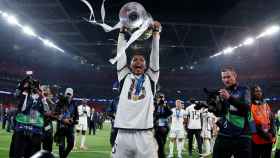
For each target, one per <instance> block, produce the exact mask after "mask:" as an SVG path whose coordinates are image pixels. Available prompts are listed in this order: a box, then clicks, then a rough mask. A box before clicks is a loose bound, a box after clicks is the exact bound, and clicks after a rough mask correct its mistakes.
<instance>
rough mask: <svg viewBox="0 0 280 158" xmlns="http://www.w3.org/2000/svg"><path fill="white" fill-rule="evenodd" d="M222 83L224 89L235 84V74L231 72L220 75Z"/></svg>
mask: <svg viewBox="0 0 280 158" xmlns="http://www.w3.org/2000/svg"><path fill="white" fill-rule="evenodd" d="M221 76H222V81H223V83H224V85H225V86H226V87H230V86H232V85H235V84H236V73H235V72H233V71H225V72H222V73H221Z"/></svg>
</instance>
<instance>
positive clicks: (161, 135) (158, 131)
mask: <svg viewBox="0 0 280 158" xmlns="http://www.w3.org/2000/svg"><path fill="white" fill-rule="evenodd" d="M171 115H172V111H171V110H170V108H169V107H168V105H167V104H166V101H165V96H164V94H162V93H160V94H158V95H157V97H156V101H155V111H154V120H155V123H154V126H155V138H156V141H157V143H158V156H159V158H165V154H164V145H165V143H166V138H167V135H168V132H169V126H168V117H169V116H171Z"/></svg>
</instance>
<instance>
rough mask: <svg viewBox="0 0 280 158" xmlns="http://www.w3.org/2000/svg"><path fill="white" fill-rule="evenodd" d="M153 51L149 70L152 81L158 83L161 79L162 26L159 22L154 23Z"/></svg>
mask: <svg viewBox="0 0 280 158" xmlns="http://www.w3.org/2000/svg"><path fill="white" fill-rule="evenodd" d="M153 28H154V31H153V41H152V50H151V55H150V64H149V68H148V70H147V73H148V75H149V76H150V77H151V79H152V80H153V81H154V82H155V83H157V81H158V78H159V39H160V29H161V24H160V23H159V22H158V21H155V22H154V26H153Z"/></svg>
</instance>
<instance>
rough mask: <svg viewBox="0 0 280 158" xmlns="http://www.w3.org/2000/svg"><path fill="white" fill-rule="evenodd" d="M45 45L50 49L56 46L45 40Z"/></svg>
mask: <svg viewBox="0 0 280 158" xmlns="http://www.w3.org/2000/svg"><path fill="white" fill-rule="evenodd" d="M43 43H44V44H45V45H46V46H48V47H53V46H54V44H53V43H52V42H51V41H50V40H48V39H43Z"/></svg>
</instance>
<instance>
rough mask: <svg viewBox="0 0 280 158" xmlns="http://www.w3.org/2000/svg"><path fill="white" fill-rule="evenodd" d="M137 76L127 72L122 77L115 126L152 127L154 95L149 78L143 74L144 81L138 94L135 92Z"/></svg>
mask: <svg viewBox="0 0 280 158" xmlns="http://www.w3.org/2000/svg"><path fill="white" fill-rule="evenodd" d="M137 78H138V77H137V76H135V75H133V74H128V75H127V76H126V77H125V79H124V83H123V87H122V90H121V94H120V99H119V103H118V108H117V113H116V118H115V128H121V129H151V128H153V112H154V97H153V92H152V88H151V82H150V78H149V77H148V76H147V75H146V74H144V82H143V86H142V88H141V91H140V93H139V94H137V93H136V85H137Z"/></svg>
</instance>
